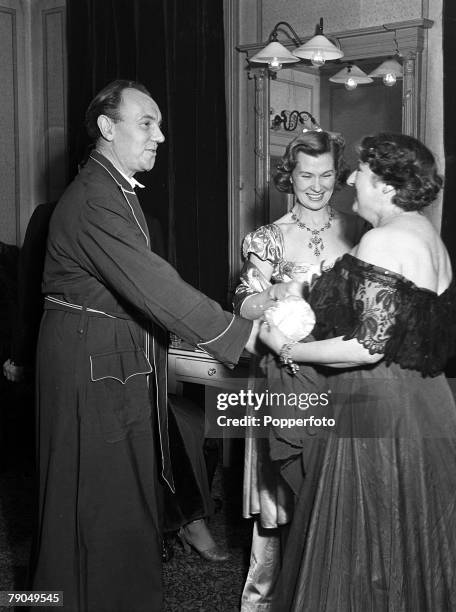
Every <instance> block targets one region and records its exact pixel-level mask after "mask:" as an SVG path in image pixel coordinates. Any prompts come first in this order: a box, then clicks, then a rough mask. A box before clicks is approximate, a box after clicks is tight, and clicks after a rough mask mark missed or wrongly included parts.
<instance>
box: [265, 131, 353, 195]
mask: <svg viewBox="0 0 456 612" xmlns="http://www.w3.org/2000/svg"><path fill="white" fill-rule="evenodd" d="M344 149H345V140H344V138H343V137H342V135H341V134H338V133H336V132H325V131H321V130H320V131H318V130H309V131H307V132H304V133H303V134H300V135H299V136H297V137H296V138H294V139H293V140H292V141H291V142H290V143H289V144H288V146H287V148H286V150H285V153H284V155H283V157H282V162H281V163H280V165H279V166H277V172H276V174H275V175H274V184H275V186H276V187H277V189H278V190H279V191H283V192H285V193H293V185H292V182H291V180H290V179H291V173H292V172H293V170H294V169H295V167H296V164H297V162H298V154H299V153H305V154H306V155H310V156H311V157H319V156H320V155H324V154H325V153H331V155H332V156H333V159H334V168H335V170H336V185H341V184H343V183H345V179H346V178H347V175H348V169H347V166H346V164H345V160H344Z"/></svg>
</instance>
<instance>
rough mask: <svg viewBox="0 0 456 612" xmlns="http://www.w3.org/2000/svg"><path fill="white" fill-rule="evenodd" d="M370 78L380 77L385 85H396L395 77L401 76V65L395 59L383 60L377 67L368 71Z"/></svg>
mask: <svg viewBox="0 0 456 612" xmlns="http://www.w3.org/2000/svg"><path fill="white" fill-rule="evenodd" d="M369 76H370V77H372V78H374V79H375V78H382V79H383V82H384V84H385V85H386V86H387V87H392V86H393V85H396V81H397V79H400V78H402V76H403V72H402V66H401V65H400V64H399V62H398V61H397V60H395V59H388V60H385V61H384V62H383V63H382V64H380V66H379V67H378V68H376V69H375V70H373V71H372V72H370V73H369Z"/></svg>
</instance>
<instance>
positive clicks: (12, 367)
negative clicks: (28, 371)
mask: <svg viewBox="0 0 456 612" xmlns="http://www.w3.org/2000/svg"><path fill="white" fill-rule="evenodd" d="M3 375H4V377H5V378H6V379H7V380H9V381H10V382H16V383H17V382H21V381H22V380H24V367H23V366H18V365H16V364H15V363H14V362H13V361H11V359H7V360H6V361H5V363H4V364H3Z"/></svg>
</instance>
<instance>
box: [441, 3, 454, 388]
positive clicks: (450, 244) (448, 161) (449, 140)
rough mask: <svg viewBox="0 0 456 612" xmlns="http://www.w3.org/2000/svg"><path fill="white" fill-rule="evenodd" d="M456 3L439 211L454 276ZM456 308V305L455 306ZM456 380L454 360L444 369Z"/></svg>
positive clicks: (446, 36)
mask: <svg viewBox="0 0 456 612" xmlns="http://www.w3.org/2000/svg"><path fill="white" fill-rule="evenodd" d="M455 33H456V3H455V2H454V0H444V4H443V79H444V81H443V88H444V94H443V96H444V111H443V112H444V115H443V117H444V147H445V189H444V195H443V211H442V238H443V240H444V241H445V244H446V246H447V248H448V250H449V252H450V257H451V263H452V265H453V274H454V275H456V239H455V237H456V114H455V110H454V109H455V105H456V36H455ZM455 308H456V306H455ZM447 375H448V376H451V377H453V378H455V377H456V358H455V359H453V360H452V361H451V362H450V364H449V366H448V369H447Z"/></svg>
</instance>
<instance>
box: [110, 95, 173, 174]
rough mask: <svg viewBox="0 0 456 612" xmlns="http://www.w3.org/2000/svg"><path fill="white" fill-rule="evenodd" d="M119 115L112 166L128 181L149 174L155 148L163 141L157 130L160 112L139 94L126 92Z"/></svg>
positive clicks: (114, 133) (114, 129) (116, 123)
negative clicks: (125, 176) (113, 164)
mask: <svg viewBox="0 0 456 612" xmlns="http://www.w3.org/2000/svg"><path fill="white" fill-rule="evenodd" d="M119 114H120V117H121V118H120V120H119V121H117V122H115V123H114V126H113V139H112V143H111V146H112V149H111V151H112V153H113V155H114V158H115V161H116V165H118V167H119V170H122V171H123V172H124V173H125V174H126V175H127V176H129V177H131V176H133V175H134V174H135V173H136V172H147V171H149V170H152V168H153V167H154V164H155V158H156V155H157V147H158V145H159V143H161V142H164V140H165V137H164V136H163V134H162V132H161V130H160V123H161V113H160V109H159V108H158V106H157V104H156V103H155V102H154V100H152V98H150V97H149V96H148V95H146V94H144V93H143V92H142V91H139V90H137V89H132V88H128V89H124V90H123V92H122V102H121V103H120V106H119Z"/></svg>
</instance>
